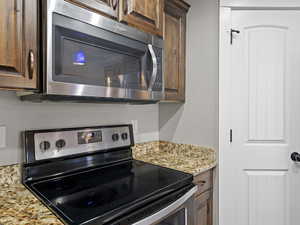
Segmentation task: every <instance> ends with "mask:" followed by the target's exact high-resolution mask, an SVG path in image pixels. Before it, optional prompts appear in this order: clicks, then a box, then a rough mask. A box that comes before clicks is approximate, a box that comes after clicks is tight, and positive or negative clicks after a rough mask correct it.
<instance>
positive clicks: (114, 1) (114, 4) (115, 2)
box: [110, 0, 119, 10]
mask: <svg viewBox="0 0 300 225" xmlns="http://www.w3.org/2000/svg"><path fill="white" fill-rule="evenodd" d="M118 5H119V0H111V1H110V6H111V7H112V8H113V9H114V10H116V8H117V6H118Z"/></svg>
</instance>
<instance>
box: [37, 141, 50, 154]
mask: <svg viewBox="0 0 300 225" xmlns="http://www.w3.org/2000/svg"><path fill="white" fill-rule="evenodd" d="M50 147H51V144H50V142H49V141H42V142H41V143H40V149H41V151H42V152H45V151H47V150H48V149H49V148H50Z"/></svg>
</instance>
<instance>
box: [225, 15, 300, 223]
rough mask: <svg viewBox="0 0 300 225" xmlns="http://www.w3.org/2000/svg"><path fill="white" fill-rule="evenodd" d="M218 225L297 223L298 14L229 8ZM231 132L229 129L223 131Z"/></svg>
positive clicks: (299, 219) (299, 195) (299, 141)
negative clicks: (229, 41)
mask: <svg viewBox="0 0 300 225" xmlns="http://www.w3.org/2000/svg"><path fill="white" fill-rule="evenodd" d="M231 21H232V24H231V26H232V28H233V29H235V30H239V31H240V33H239V34H237V33H233V43H232V45H231V47H230V48H231V68H230V70H231V72H230V75H229V77H228V79H230V87H229V88H228V92H230V93H231V95H230V101H229V102H230V104H229V105H228V109H229V113H228V115H230V116H229V117H228V120H230V121H229V122H228V124H229V126H228V127H227V129H228V130H229V129H230V128H231V129H232V142H231V143H230V142H229V141H228V144H227V146H225V148H224V150H223V149H222V148H221V150H220V151H221V153H220V225H300V207H299V206H300V167H299V166H298V165H297V164H296V163H295V162H293V161H292V160H291V159H290V155H291V153H292V152H295V151H299V152H300V11H296V10H233V11H232V13H231ZM228 132H229V131H228Z"/></svg>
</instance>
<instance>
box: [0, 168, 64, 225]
mask: <svg viewBox="0 0 300 225" xmlns="http://www.w3.org/2000/svg"><path fill="white" fill-rule="evenodd" d="M0 225H63V223H62V222H60V220H59V219H58V218H57V217H56V216H55V215H53V214H52V212H50V211H49V209H48V208H47V207H45V206H44V205H43V204H42V203H41V202H40V201H39V200H38V199H37V198H36V197H35V196H34V195H33V194H31V192H30V191H28V190H27V189H26V187H25V186H23V185H22V184H21V183H20V166H19V165H12V166H4V167H0Z"/></svg>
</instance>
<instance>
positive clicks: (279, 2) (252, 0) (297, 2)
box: [220, 0, 300, 8]
mask: <svg viewBox="0 0 300 225" xmlns="http://www.w3.org/2000/svg"><path fill="white" fill-rule="evenodd" d="M220 6H221V7H242V8H243V7H247V8H251V7H258V8H300V0H220Z"/></svg>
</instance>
